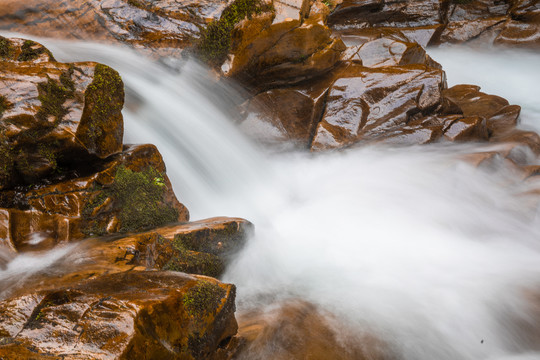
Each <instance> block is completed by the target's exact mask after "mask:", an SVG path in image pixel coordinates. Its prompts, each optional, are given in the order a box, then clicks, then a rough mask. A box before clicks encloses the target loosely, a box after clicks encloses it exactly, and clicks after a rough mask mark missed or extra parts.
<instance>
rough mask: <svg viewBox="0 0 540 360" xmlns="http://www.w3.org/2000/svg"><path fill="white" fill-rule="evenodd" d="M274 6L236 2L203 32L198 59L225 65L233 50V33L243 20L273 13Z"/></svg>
mask: <svg viewBox="0 0 540 360" xmlns="http://www.w3.org/2000/svg"><path fill="white" fill-rule="evenodd" d="M272 10H273V7H272V5H267V4H265V3H263V2H262V1H261V0H236V1H235V2H233V3H232V4H231V5H229V6H228V7H227V8H226V9H225V10H224V11H223V13H222V14H221V17H220V19H219V20H217V21H213V22H211V23H210V24H208V26H207V27H206V29H204V30H203V32H202V36H201V39H200V40H199V42H198V43H197V45H196V49H195V52H196V54H197V55H198V57H199V58H200V59H201V60H202V61H203V62H205V63H207V64H209V65H211V66H219V65H221V64H223V62H224V61H225V59H226V58H227V54H228V53H229V50H230V48H231V33H232V30H233V29H234V26H235V25H236V24H238V23H239V22H240V21H241V20H243V19H245V18H246V17H247V18H248V19H251V17H252V16H253V15H259V14H261V13H263V12H266V11H272Z"/></svg>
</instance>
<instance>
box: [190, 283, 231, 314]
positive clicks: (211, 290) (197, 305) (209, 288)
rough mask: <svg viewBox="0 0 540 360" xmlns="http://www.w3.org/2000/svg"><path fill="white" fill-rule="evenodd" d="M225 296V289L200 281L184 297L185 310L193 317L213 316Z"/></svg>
mask: <svg viewBox="0 0 540 360" xmlns="http://www.w3.org/2000/svg"><path fill="white" fill-rule="evenodd" d="M225 294H226V291H225V289H223V288H221V287H220V286H219V285H218V284H215V283H211V282H209V281H204V280H203V281H200V282H199V283H198V284H197V285H195V286H194V287H192V288H190V289H189V290H188V291H187V292H186V294H185V295H184V298H183V303H184V308H185V309H186V311H187V312H188V313H189V314H190V315H191V316H193V317H196V318H202V317H205V316H208V315H213V314H214V311H215V309H217V308H218V307H219V304H220V303H221V301H222V299H223V298H224V297H225Z"/></svg>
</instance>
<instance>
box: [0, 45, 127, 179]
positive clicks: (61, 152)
mask: <svg viewBox="0 0 540 360" xmlns="http://www.w3.org/2000/svg"><path fill="white" fill-rule="evenodd" d="M0 40H1V41H2V42H3V46H4V48H5V49H7V50H6V56H4V57H2V58H0V64H1V66H2V68H1V70H0V101H1V102H2V106H1V111H0V115H1V119H2V122H1V124H0V153H1V154H2V157H3V158H4V159H5V160H4V162H3V164H2V167H1V169H0V189H5V188H9V187H13V185H14V184H21V183H22V184H29V183H33V182H35V181H37V180H38V179H40V178H43V177H46V176H48V175H51V174H52V173H53V172H54V171H55V170H57V169H58V168H59V167H62V166H64V164H72V163H76V162H79V163H82V162H85V160H87V159H91V158H95V157H97V158H106V157H108V156H110V155H113V154H115V153H118V152H120V151H121V150H122V136H123V120H122V114H121V112H120V111H121V109H122V106H123V103H124V92H123V83H122V80H121V79H120V76H119V75H118V73H117V72H116V71H115V70H113V69H111V68H109V67H108V66H105V65H101V64H96V63H74V64H62V63H58V62H56V61H54V59H53V58H52V55H51V54H50V53H49V51H48V50H47V49H45V48H44V47H43V46H42V45H40V44H37V43H35V42H33V41H30V40H22V39H13V40H10V39H7V38H1V39H0Z"/></svg>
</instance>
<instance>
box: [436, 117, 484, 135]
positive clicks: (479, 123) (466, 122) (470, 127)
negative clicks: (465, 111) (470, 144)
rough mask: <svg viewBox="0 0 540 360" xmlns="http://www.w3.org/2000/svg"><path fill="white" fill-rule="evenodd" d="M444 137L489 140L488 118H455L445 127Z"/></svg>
mask: <svg viewBox="0 0 540 360" xmlns="http://www.w3.org/2000/svg"><path fill="white" fill-rule="evenodd" d="M444 137H445V139H447V140H450V141H478V140H487V139H488V137H489V135H488V130H487V126H486V119H484V118H482V117H479V116H471V117H465V118H462V119H458V120H455V121H453V122H452V123H451V124H450V125H449V126H448V127H447V128H446V129H445V131H444Z"/></svg>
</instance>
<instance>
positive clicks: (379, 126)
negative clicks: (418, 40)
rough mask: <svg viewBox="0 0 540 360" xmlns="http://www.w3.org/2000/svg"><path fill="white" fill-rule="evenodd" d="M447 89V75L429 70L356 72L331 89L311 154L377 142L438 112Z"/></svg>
mask: <svg viewBox="0 0 540 360" xmlns="http://www.w3.org/2000/svg"><path fill="white" fill-rule="evenodd" d="M445 87H446V79H445V76H444V73H443V72H442V71H441V70H439V69H433V68H429V67H426V66H419V65H409V66H403V67H392V68H388V69H386V68H383V69H365V68H362V67H358V68H353V69H351V70H350V75H348V76H346V77H345V76H343V77H341V78H339V79H338V80H336V82H335V83H334V84H333V85H332V87H331V88H330V91H329V93H328V96H327V101H326V109H325V111H324V115H323V117H322V120H321V122H320V123H319V124H318V126H317V130H316V132H315V136H314V138H313V142H312V144H311V149H312V150H316V151H320V150H326V149H335V148H341V147H344V146H348V145H351V144H353V143H355V142H357V141H360V140H369V139H375V138H376V137H377V136H381V135H383V134H384V133H385V132H386V131H390V130H393V129H395V128H397V127H399V126H401V125H405V124H406V123H407V121H408V120H409V117H410V116H411V115H414V114H415V113H419V112H422V111H428V110H430V109H433V108H434V107H436V106H437V105H438V104H439V103H440V101H441V91H442V90H443V89H444V88H445Z"/></svg>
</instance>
